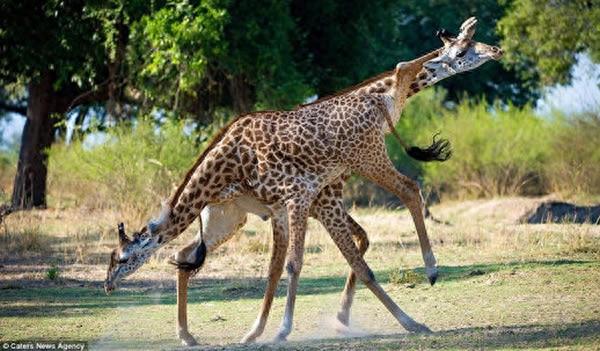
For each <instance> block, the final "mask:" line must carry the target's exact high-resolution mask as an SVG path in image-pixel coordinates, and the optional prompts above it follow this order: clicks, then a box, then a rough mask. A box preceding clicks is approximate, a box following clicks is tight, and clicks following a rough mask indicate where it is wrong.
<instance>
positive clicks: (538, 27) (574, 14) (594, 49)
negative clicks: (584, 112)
mask: <svg viewBox="0 0 600 351" xmlns="http://www.w3.org/2000/svg"><path fill="white" fill-rule="evenodd" d="M498 30H499V32H500V33H501V35H502V46H503V48H504V49H505V51H506V57H505V60H506V62H508V63H509V64H510V65H511V66H512V67H514V68H515V69H517V70H518V71H519V72H520V73H521V76H522V77H523V79H525V80H533V79H535V78H536V77H538V76H539V77H540V78H541V82H542V83H543V84H547V85H548V84H556V83H559V84H566V83H568V82H569V81H570V79H571V74H570V73H571V67H572V66H573V64H574V63H575V61H576V55H577V54H578V53H588V54H589V55H590V57H591V58H592V60H594V61H595V62H600V1H598V0H516V1H514V2H512V3H511V4H510V6H509V8H508V9H507V12H506V16H505V17H503V18H502V19H501V20H500V22H499V23H498Z"/></svg>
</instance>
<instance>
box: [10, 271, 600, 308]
mask: <svg viewBox="0 0 600 351" xmlns="http://www.w3.org/2000/svg"><path fill="white" fill-rule="evenodd" d="M564 265H571V266H585V265H596V266H597V265H598V262H596V261H576V260H553V261H526V262H514V263H507V264H476V265H465V266H441V267H439V268H440V275H439V279H438V284H444V283H446V282H452V281H457V280H463V279H472V278H474V277H475V276H482V275H486V274H490V273H494V272H499V271H515V270H534V269H537V268H542V267H544V268H552V267H558V266H564ZM392 271H393V270H382V271H378V272H376V274H375V275H376V276H377V279H378V280H379V281H380V282H383V283H387V282H389V276H390V272H392ZM416 271H417V272H418V273H419V274H420V276H422V277H423V278H422V284H428V283H426V278H425V275H424V272H423V270H422V269H420V268H419V269H416ZM345 279H346V278H345V277H344V276H324V277H314V278H313V277H303V278H301V280H300V286H299V290H298V294H299V295H320V294H329V293H341V291H342V289H343V287H344V283H345ZM79 283H80V285H77V284H79ZM158 283H160V285H159V284H158ZM66 284H68V286H64V285H63V286H61V283H60V282H58V283H54V285H53V286H48V287H43V288H27V287H20V286H19V284H18V282H15V281H3V280H2V279H0V305H2V309H0V318H2V317H19V316H27V317H32V316H54V317H60V316H73V314H85V313H88V312H89V310H90V309H107V308H116V307H122V306H142V305H157V304H158V305H175V302H176V297H175V285H174V281H171V282H168V283H166V284H165V283H164V282H162V281H161V282H157V281H154V280H148V281H135V282H125V283H124V284H123V287H122V289H121V290H117V291H116V292H115V293H113V294H112V295H110V296H107V295H105V294H104V291H103V288H102V282H100V281H84V280H82V281H76V280H70V281H69V282H66ZM82 285H83V287H82ZM265 285H266V281H265V279H256V278H232V279H228V278H225V279H216V278H205V279H203V278H201V277H199V278H196V279H195V281H194V283H193V285H192V286H191V288H190V291H189V302H190V303H191V304H197V303H203V302H212V301H233V300H239V299H261V298H262V297H263V294H264V287H265ZM358 288H359V289H362V288H364V286H363V285H362V284H360V285H359V286H358ZM285 289H286V281H285V280H282V281H281V282H280V284H279V288H278V290H277V296H284V295H285ZM23 302H27V303H26V304H24V303H23Z"/></svg>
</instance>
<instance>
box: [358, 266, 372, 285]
mask: <svg viewBox="0 0 600 351" xmlns="http://www.w3.org/2000/svg"><path fill="white" fill-rule="evenodd" d="M360 278H361V279H360V280H362V282H363V283H364V284H365V285H368V284H372V283H374V282H375V274H374V273H373V271H372V270H371V268H369V267H366V269H365V271H364V272H363V274H361V276H360Z"/></svg>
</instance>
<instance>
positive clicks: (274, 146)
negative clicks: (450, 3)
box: [106, 19, 502, 341]
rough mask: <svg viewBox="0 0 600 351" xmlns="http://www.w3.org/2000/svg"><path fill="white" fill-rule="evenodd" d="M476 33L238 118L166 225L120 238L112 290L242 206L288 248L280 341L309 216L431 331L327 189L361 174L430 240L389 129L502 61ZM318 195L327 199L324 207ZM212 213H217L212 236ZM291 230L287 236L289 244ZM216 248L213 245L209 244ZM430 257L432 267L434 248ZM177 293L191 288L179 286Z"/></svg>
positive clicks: (410, 323)
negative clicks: (386, 279) (370, 75)
mask: <svg viewBox="0 0 600 351" xmlns="http://www.w3.org/2000/svg"><path fill="white" fill-rule="evenodd" d="M474 25H475V21H474V19H469V20H467V21H466V22H465V23H464V24H463V27H462V30H461V34H460V35H459V36H458V37H457V38H453V37H451V36H449V35H448V34H447V33H440V37H441V39H442V41H443V42H444V47H443V48H442V49H439V50H436V51H434V52H433V53H430V54H428V55H425V56H424V57H423V58H421V59H417V60H414V61H411V62H409V63H400V64H398V65H397V67H396V69H395V70H393V71H390V72H388V73H387V74H384V75H381V76H379V77H377V78H376V79H373V80H369V81H367V82H365V83H363V84H361V85H360V86H358V87H356V88H355V89H354V90H353V91H352V93H347V94H344V95H339V96H334V97H331V98H326V99H322V100H320V101H318V102H316V103H313V104H308V105H303V106H300V107H299V108H297V109H295V110H293V111H270V112H260V113H255V114H249V115H245V116H242V117H240V118H238V119H236V120H234V122H233V123H231V124H230V125H229V126H228V127H227V128H226V129H224V131H223V132H222V133H221V134H220V135H219V136H218V138H217V139H216V141H215V142H213V144H211V146H210V147H209V148H207V150H206V151H205V153H203V155H202V156H201V157H200V158H199V160H198V161H197V162H196V164H195V165H194V167H193V168H192V169H191V171H190V173H188V176H186V179H185V180H184V182H183V183H182V185H181V186H180V187H179V189H178V190H177V191H176V193H175V195H174V196H173V197H172V199H171V201H170V203H169V204H168V206H167V207H166V208H165V211H163V214H162V216H161V217H159V218H158V219H157V220H155V221H151V222H150V223H149V224H148V225H147V226H146V227H144V228H142V230H141V231H140V232H139V233H137V234H136V235H134V239H133V240H131V239H129V238H127V236H126V235H125V233H124V231H123V230H120V239H121V240H120V242H121V243H120V245H119V248H118V249H117V250H115V252H114V253H113V255H112V258H111V265H110V267H109V272H108V276H107V281H106V287H107V291H109V290H111V289H112V288H114V286H115V284H116V282H117V281H118V280H120V279H121V278H123V277H124V276H126V275H128V274H131V273H132V272H133V271H134V270H135V269H137V268H138V267H139V266H141V264H143V262H144V261H145V260H146V259H147V258H148V257H149V256H150V255H151V254H152V253H153V252H154V251H155V250H156V249H158V248H159V247H160V246H162V245H164V244H165V243H166V242H167V241H169V240H172V239H173V238H174V237H176V236H177V235H178V234H179V233H180V232H181V231H183V230H184V229H185V228H186V227H187V226H188V225H189V224H190V223H191V221H193V220H194V219H195V218H196V217H197V216H198V215H199V214H200V212H201V211H202V209H203V208H205V207H206V206H207V205H209V204H217V205H224V204H227V203H231V202H239V203H240V204H242V206H241V207H240V208H241V209H242V210H244V211H246V212H259V214H266V215H267V216H272V217H273V223H274V225H273V227H274V230H276V232H274V237H277V236H282V237H284V239H282V241H285V240H286V239H288V240H289V246H290V250H289V257H288V265H287V268H288V274H289V280H290V283H289V285H288V302H287V304H286V314H285V317H284V322H283V324H282V327H281V329H280V332H279V334H278V339H281V340H282V339H285V337H286V336H287V335H288V334H289V332H290V330H291V321H292V316H293V309H294V301H295V293H296V288H297V284H298V277H299V273H300V269H301V266H302V254H303V240H304V232H305V226H306V218H307V217H308V215H310V214H313V215H314V216H315V217H316V218H317V219H319V220H320V221H321V222H322V223H323V224H324V225H325V227H326V228H327V230H328V231H329V233H330V234H331V236H332V238H333V240H334V241H335V243H336V245H337V246H338V247H339V248H340V250H341V251H342V253H343V254H344V256H345V257H346V259H347V260H348V261H349V263H350V265H351V267H352V269H353V273H355V274H356V275H357V276H358V277H359V278H360V279H361V280H362V281H363V282H365V284H366V285H367V287H368V288H369V289H370V290H372V291H373V292H374V293H375V295H377V297H378V298H379V299H380V300H381V301H382V302H383V303H384V305H385V306H386V307H387V308H388V310H390V312H392V314H393V315H394V316H395V317H396V318H397V319H398V321H399V322H400V323H401V324H402V325H403V326H404V327H405V328H406V329H408V330H411V331H425V330H427V328H426V327H424V326H422V325H420V324H418V323H416V322H415V321H414V320H412V319H411V318H410V317H409V316H408V315H406V314H405V313H404V312H403V311H402V310H401V309H400V308H399V307H398V306H397V305H396V304H395V303H394V302H393V301H392V300H391V299H390V298H389V296H387V294H386V293H385V292H384V291H383V290H382V289H381V287H380V286H379V284H378V283H377V282H376V281H375V279H374V276H373V274H372V272H371V270H370V269H369V268H368V266H367V264H366V263H365V262H364V260H363V259H362V254H361V251H360V250H359V249H358V248H356V246H355V245H354V243H353V242H352V232H353V230H354V231H355V230H356V228H352V225H348V223H350V224H352V222H353V221H352V222H350V220H351V218H350V217H349V216H347V213H346V212H345V210H344V209H343V205H342V204H341V201H339V200H340V197H341V191H340V192H335V191H334V192H327V193H325V190H326V189H328V186H333V185H332V184H334V183H336V182H339V179H340V177H341V176H343V175H344V174H346V173H347V172H350V171H354V172H356V173H358V174H360V175H362V176H365V177H367V178H369V179H371V180H373V181H375V182H377V183H378V184H379V185H381V186H383V187H384V188H386V189H388V190H390V191H392V192H393V193H395V194H396V195H397V196H398V197H399V198H400V199H401V200H402V201H403V202H404V203H405V204H406V205H407V207H408V209H409V211H410V213H411V215H412V216H413V219H414V221H415V225H416V227H417V233H418V235H419V238H420V239H421V238H423V237H424V238H427V233H426V231H425V226H424V222H423V203H422V199H421V196H420V192H419V189H418V186H417V185H416V183H414V181H412V180H410V179H408V178H406V177H405V176H403V175H401V174H399V173H398V172H397V171H396V170H395V169H394V168H393V166H392V164H391V162H390V161H389V159H388V158H387V155H386V151H385V144H384V143H383V136H384V133H385V131H386V130H391V131H393V123H394V122H395V121H397V119H398V118H399V115H400V112H401V107H402V106H403V104H404V101H405V100H406V98H407V97H408V96H410V95H411V94H414V93H416V92H417V91H418V90H419V89H422V88H423V87H425V86H428V85H431V84H434V83H435V82H437V81H439V80H441V79H443V78H446V77H448V76H451V75H453V74H456V73H459V72H463V71H466V70H470V69H473V68H475V67H477V66H479V65H481V64H482V63H484V62H486V61H488V60H489V59H498V58H500V56H501V55H502V53H501V51H500V50H499V49H498V48H495V47H491V46H488V45H485V44H482V43H477V42H474V41H472V39H471V37H472V35H473V32H474ZM415 77H416V78H415ZM386 87H388V88H386ZM415 150H418V149H413V153H414V151H415ZM409 153H410V151H409ZM322 193H323V194H325V196H324V197H323V199H322V200H323V201H319V199H320V196H321V194H322ZM327 194H329V196H327ZM324 200H327V201H324ZM210 206H212V205H209V207H210ZM215 206H216V205H215ZM257 209H258V210H257ZM211 215H212V212H211V214H209V216H208V220H207V223H206V224H207V229H208V228H209V227H210V216H211ZM244 215H245V213H244ZM241 223H242V224H243V220H242V222H241ZM354 225H355V223H354ZM238 226H239V225H236V226H233V227H234V228H235V227H238ZM286 228H289V233H288V235H289V238H285V236H286V233H285V232H286V230H285V229H286ZM207 232H208V231H207ZM225 236H226V235H225ZM209 240H210V239H209V238H208V237H205V236H204V235H202V236H201V243H200V244H199V245H196V247H197V248H198V250H197V251H198V254H199V255H198V257H200V256H202V258H203V256H204V254H205V252H206V250H207V248H208V245H207V242H209ZM280 241H281V240H280ZM421 241H422V240H421ZM275 242H276V240H274V243H275ZM218 243H219V240H215V241H214V242H213V243H212V244H213V245H217V244H218ZM427 244H428V241H427ZM277 246H278V247H280V246H281V247H284V245H277ZM209 251H210V250H209ZM275 251H277V250H275ZM428 254H430V255H431V259H432V260H433V262H434V266H435V259H434V258H433V254H432V253H431V250H430V248H429V250H428ZM273 256H274V257H275V252H274V254H273ZM198 257H196V259H195V260H194V261H198ZM424 257H425V260H426V264H427V260H428V257H427V255H425V254H424ZM272 261H273V260H272ZM200 264H201V263H200ZM272 266H273V262H272ZM428 268H429V267H428ZM181 275H182V270H180V278H181V279H180V280H181V281H185V283H186V284H187V277H185V276H183V277H181ZM270 278H271V277H270ZM179 287H180V288H181V289H182V290H185V288H186V287H185V286H183V284H182V285H180V286H179ZM267 295H268V294H267ZM266 298H267V297H265V300H266ZM184 303H185V302H184ZM264 307H265V306H264V304H263V308H264ZM180 317H181V315H180ZM180 322H181V320H180ZM184 322H185V321H184ZM184 324H185V323H184ZM186 333H187V330H186ZM188 334H189V333H188ZM190 337H191V336H190ZM184 341H185V337H184Z"/></svg>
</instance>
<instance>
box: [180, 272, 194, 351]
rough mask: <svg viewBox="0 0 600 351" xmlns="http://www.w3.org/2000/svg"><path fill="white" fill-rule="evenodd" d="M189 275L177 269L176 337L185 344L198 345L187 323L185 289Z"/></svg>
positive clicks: (186, 288) (189, 273)
mask: <svg viewBox="0 0 600 351" xmlns="http://www.w3.org/2000/svg"><path fill="white" fill-rule="evenodd" d="M190 275H191V272H190V271H187V270H184V269H178V270H177V337H179V340H181V342H182V343H183V345H185V346H194V345H198V343H197V342H196V339H194V337H193V336H192V334H190V332H189V331H188V324H187V290H188V282H189V279H190Z"/></svg>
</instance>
